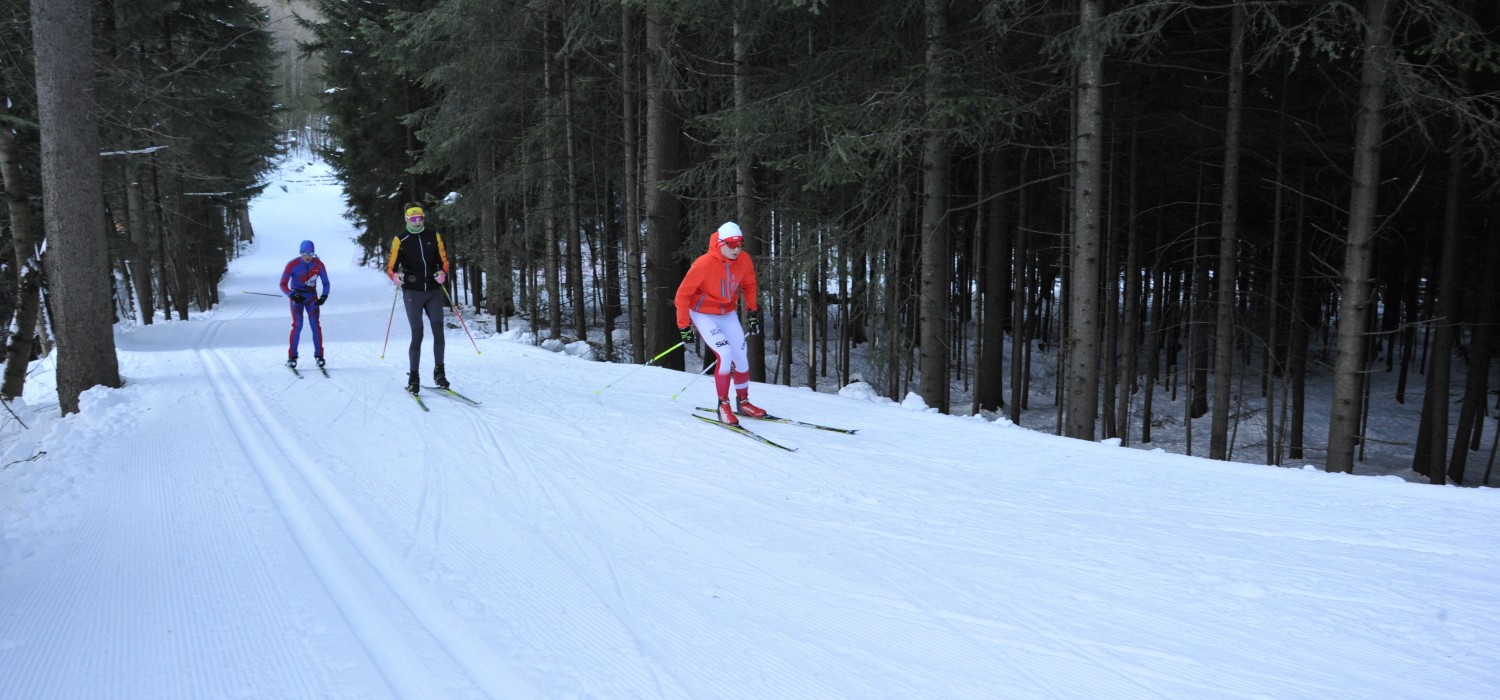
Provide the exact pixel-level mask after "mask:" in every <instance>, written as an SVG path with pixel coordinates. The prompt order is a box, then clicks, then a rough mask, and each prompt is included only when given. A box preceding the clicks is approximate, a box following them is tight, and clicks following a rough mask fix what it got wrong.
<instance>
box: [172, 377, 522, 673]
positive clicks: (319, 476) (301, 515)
mask: <svg viewBox="0 0 1500 700" xmlns="http://www.w3.org/2000/svg"><path fill="white" fill-rule="evenodd" d="M199 354H200V355H201V356H202V357H203V359H204V364H205V365H206V366H207V368H208V372H209V378H210V380H211V381H212V383H213V384H214V386H215V388H216V392H215V393H216V395H218V396H219V397H220V399H219V400H220V404H221V405H222V406H223V407H224V409H225V415H226V417H227V418H229V421H230V424H231V425H232V427H233V428H234V431H235V433H236V434H237V435H238V437H239V439H240V443H241V446H242V447H244V448H245V451H246V453H247V455H249V456H250V458H251V461H252V463H253V464H254V465H255V467H256V470H257V471H258V472H259V473H260V474H261V478H262V480H263V481H264V482H265V484H266V486H267V490H268V491H269V492H270V494H271V496H272V499H273V501H274V502H275V504H276V507H277V509H278V511H279V512H281V514H282V516H283V517H284V518H285V519H286V520H287V524H288V526H289V527H290V528H291V530H292V531H293V533H294V535H295V536H296V537H297V540H298V545H299V546H300V547H301V548H302V550H303V553H304V555H305V556H306V557H307V560H308V562H309V564H310V565H312V566H313V567H314V569H315V570H317V573H318V575H319V578H321V579H322V580H323V582H324V585H325V586H327V587H328V589H329V592H330V594H332V595H333V597H334V599H335V601H336V602H337V603H338V604H339V607H340V609H341V610H343V611H344V614H345V617H346V619H348V621H349V623H350V625H351V627H353V628H354V629H355V631H356V633H357V634H359V636H360V639H361V641H362V642H363V643H364V644H365V647H366V649H368V650H369V651H370V653H371V656H372V657H374V658H375V659H376V662H377V665H378V666H380V668H381V670H382V673H383V674H385V676H386V678H387V680H388V681H390V682H391V686H392V689H393V690H395V691H396V692H397V694H398V695H401V696H402V697H409V698H430V697H442V696H445V695H447V694H448V693H449V691H448V690H447V689H445V688H443V686H441V685H439V684H438V683H437V682H436V681H435V679H433V677H432V676H431V674H430V673H428V671H427V670H426V667H425V665H424V664H423V663H422V661H421V659H419V658H418V657H417V656H416V654H415V653H414V652H413V651H412V649H411V647H410V646H409V645H408V644H407V642H406V641H405V640H404V639H403V638H402V637H401V635H400V633H399V632H398V631H397V630H396V628H395V626H394V625H393V624H392V623H391V621H390V619H389V617H388V616H387V615H386V614H383V613H382V612H381V611H380V610H379V609H378V607H377V606H376V605H375V603H374V602H373V600H371V598H370V595H369V593H368V592H367V591H365V590H364V589H363V588H362V587H361V586H360V584H359V583H358V582H357V581H356V580H355V578H354V577H353V575H352V574H351V572H350V570H349V568H348V567H347V566H346V565H345V564H343V563H342V562H341V561H340V559H339V555H338V554H337V553H336V551H335V550H334V549H333V547H332V545H331V544H330V543H329V541H328V539H327V538H326V537H325V536H324V535H323V533H321V532H319V531H318V528H317V525H316V522H315V521H314V520H313V518H312V517H311V514H310V513H309V511H308V510H307V508H306V507H305V506H303V504H302V503H301V502H300V501H299V499H298V498H297V496H296V494H295V492H294V490H293V488H292V486H291V484H290V482H289V480H288V479H287V476H286V474H285V473H284V472H283V470H282V468H281V467H280V466H278V464H279V462H278V460H276V459H275V455H274V452H276V451H279V452H281V453H282V454H283V455H284V456H285V458H286V459H285V461H286V462H289V463H290V464H291V465H292V467H293V468H294V469H295V470H296V471H297V473H298V474H299V475H300V476H301V477H302V480H303V481H304V482H305V484H306V486H307V487H308V488H309V489H310V490H311V491H312V493H313V494H314V496H315V497H316V499H317V501H318V503H319V504H320V505H321V506H322V507H323V509H324V510H325V511H326V513H327V515H328V516H329V517H331V518H332V519H333V521H334V522H335V523H337V525H338V527H339V529H340V530H341V531H342V533H343V535H344V536H345V537H347V538H348V540H349V542H350V543H351V544H352V545H353V546H354V547H355V548H357V549H358V551H359V552H360V554H361V555H363V557H364V559H365V560H366V562H368V564H369V565H370V566H371V567H373V568H374V570H375V571H376V573H377V574H379V576H380V578H381V580H382V581H383V582H384V583H385V584H386V586H388V587H389V588H390V590H391V592H392V593H394V594H395V595H396V596H397V597H398V598H399V599H400V600H401V601H402V602H403V603H404V604H405V605H406V607H407V608H408V609H409V610H410V612H411V613H412V614H413V615H414V616H415V618H416V620H417V621H418V622H419V623H420V624H421V625H422V627H424V628H425V629H426V630H427V631H428V633H430V634H431V635H432V637H433V639H435V640H436V641H437V642H438V644H439V645H440V646H441V647H442V648H443V650H444V651H445V652H446V653H447V654H448V655H449V656H450V657H451V658H452V659H453V661H454V662H456V663H457V664H458V667H459V668H460V669H462V670H463V672H464V673H465V674H466V675H467V676H468V677H469V679H470V680H471V681H473V682H474V683H475V685H476V686H478V688H479V689H480V690H481V691H482V692H484V693H485V694H486V695H489V696H490V697H494V698H499V697H528V696H531V697H536V695H535V690H534V689H532V688H531V687H530V686H529V685H528V684H527V683H526V682H525V681H524V680H523V679H522V678H521V677H520V676H519V675H518V674H516V673H515V671H514V670H513V669H511V668H510V667H509V666H508V665H507V664H505V663H504V662H503V661H502V660H501V659H500V658H499V657H498V656H497V655H496V654H495V653H494V652H493V651H491V650H490V649H489V648H488V646H486V645H485V643H484V642H483V641H482V640H481V639H480V638H479V637H477V636H476V635H474V634H473V632H471V631H470V630H469V629H468V628H467V627H466V626H465V625H464V623H463V622H462V621H461V620H460V619H459V618H458V617H457V616H456V615H454V614H453V613H452V612H450V611H449V610H448V609H447V608H446V607H444V605H443V603H442V601H441V600H439V599H438V598H437V597H436V596H435V595H433V593H432V592H431V591H430V590H429V589H428V588H427V587H426V586H425V585H424V584H423V583H422V582H421V580H420V579H419V578H418V577H417V576H416V575H415V574H414V573H412V571H411V570H410V569H409V568H407V567H405V566H404V565H402V564H401V562H400V559H399V558H398V557H397V556H396V555H395V554H394V553H393V552H392V551H391V550H390V549H389V548H388V547H387V546H386V544H385V543H384V542H383V541H382V540H381V539H380V537H379V535H378V534H377V533H376V532H375V531H374V529H373V528H371V527H370V525H369V524H368V523H367V522H365V520H364V519H363V517H361V516H360V515H359V512H358V511H357V510H356V509H355V508H354V506H353V505H352V504H350V503H349V502H348V501H347V500H346V499H345V498H344V496H343V494H342V493H340V492H339V490H338V488H337V487H336V486H335V485H334V484H333V483H332V482H331V481H330V480H329V479H328V477H327V475H325V474H324V473H323V472H322V470H321V469H320V468H319V467H317V466H316V462H315V461H314V460H313V459H312V458H311V457H310V456H309V455H308V454H307V453H306V452H304V451H303V450H302V448H301V447H299V446H298V443H297V439H296V436H295V435H293V434H292V433H291V432H290V431H288V430H287V429H286V428H285V427H284V426H283V425H282V424H281V423H280V421H279V420H278V419H277V418H276V416H275V414H274V413H273V412H272V411H271V410H270V409H269V408H268V407H267V406H266V405H265V403H264V402H263V401H261V399H260V397H259V395H258V394H257V393H256V392H255V390H254V389H253V388H252V387H251V386H250V383H249V382H248V380H246V378H245V377H244V376H243V375H242V374H241V373H240V372H239V370H238V368H236V367H235V366H234V363H233V362H232V361H231V360H230V359H229V357H228V355H227V354H225V353H224V351H222V350H213V351H211V352H210V351H205V350H199ZM230 396H233V400H231V399H230V398H229V397H230ZM242 404H243V405H242ZM257 427H259V428H261V430H257ZM263 436H265V437H263ZM268 445H271V446H274V447H268Z"/></svg>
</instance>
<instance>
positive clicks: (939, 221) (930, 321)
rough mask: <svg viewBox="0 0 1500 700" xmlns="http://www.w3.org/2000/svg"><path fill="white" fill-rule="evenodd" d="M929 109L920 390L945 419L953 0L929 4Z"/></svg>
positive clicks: (924, 184) (924, 162)
mask: <svg viewBox="0 0 1500 700" xmlns="http://www.w3.org/2000/svg"><path fill="white" fill-rule="evenodd" d="M926 16H927V81H926V95H927V109H928V114H929V115H930V116H929V117H928V120H929V121H928V124H927V125H926V127H925V132H926V133H925V134H924V135H923V141H924V143H923V146H922V170H923V181H922V189H923V194H924V195H925V196H926V199H925V200H924V202H923V205H922V292H921V294H922V301H921V305H922V313H921V319H922V320H921V340H920V341H919V342H920V343H921V363H922V365H921V372H922V378H921V384H920V385H919V386H918V389H917V393H918V394H920V395H921V396H922V400H923V401H926V402H927V405H928V406H931V407H933V408H936V409H938V411H940V412H942V413H947V412H948V411H949V405H948V347H949V338H948V314H949V306H950V304H949V296H948V290H949V284H950V282H951V279H952V273H951V268H952V266H953V255H952V253H951V252H950V251H949V245H950V244H949V241H948V229H949V226H948V178H949V172H948V170H949V160H950V155H949V150H948V144H947V142H946V140H945V139H946V138H947V129H946V120H945V119H944V118H943V111H942V110H941V109H940V105H939V102H940V101H941V99H942V94H941V92H940V91H941V89H942V83H943V81H944V79H945V78H944V73H945V69H944V65H943V63H944V61H945V58H944V56H943V52H944V50H945V48H944V45H945V42H946V40H947V35H948V0H926Z"/></svg>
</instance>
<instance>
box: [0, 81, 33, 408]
mask: <svg viewBox="0 0 1500 700" xmlns="http://www.w3.org/2000/svg"><path fill="white" fill-rule="evenodd" d="M9 105H10V99H9V97H8V93H7V90H6V84H5V72H4V71H0V117H6V116H9V114H10V108H9ZM0 183H3V184H4V185H5V203H6V206H7V208H8V209H9V210H10V234H11V245H12V246H13V248H14V250H15V253H16V318H15V323H14V324H12V326H13V327H14V328H15V332H13V333H11V334H10V344H9V345H8V346H7V347H6V349H5V382H4V385H3V386H0V397H3V398H5V399H6V400H10V399H14V398H16V397H17V396H20V395H22V394H23V393H25V391H26V370H27V368H29V367H30V365H31V350H32V339H33V338H35V337H36V334H35V332H34V331H33V329H34V328H35V327H36V325H37V316H38V314H39V312H40V304H41V300H40V294H41V292H40V289H41V275H42V270H41V261H40V260H39V259H38V258H37V253H36V251H37V245H36V244H37V241H36V229H35V227H34V224H33V222H32V218H31V194H30V193H29V192H27V191H26V183H25V182H23V181H22V180H21V167H20V151H19V148H18V146H17V144H16V135H15V132H14V131H13V130H12V129H11V128H10V127H9V126H7V125H5V123H4V122H3V121H0Z"/></svg>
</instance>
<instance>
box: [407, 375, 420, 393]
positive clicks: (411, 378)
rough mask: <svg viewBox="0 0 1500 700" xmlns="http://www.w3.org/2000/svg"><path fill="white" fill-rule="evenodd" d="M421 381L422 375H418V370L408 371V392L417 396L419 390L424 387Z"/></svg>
mask: <svg viewBox="0 0 1500 700" xmlns="http://www.w3.org/2000/svg"><path fill="white" fill-rule="evenodd" d="M421 381H422V380H421V377H419V376H417V373H416V372H407V373H406V392H407V393H409V394H411V395H412V396H416V395H417V392H418V391H420V390H421V389H422V384H421Z"/></svg>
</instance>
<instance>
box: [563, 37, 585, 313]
mask: <svg viewBox="0 0 1500 700" xmlns="http://www.w3.org/2000/svg"><path fill="white" fill-rule="evenodd" d="M562 69H563V86H562V88H563V94H562V99H563V131H564V141H565V143H566V147H567V154H568V167H567V177H568V180H567V193H566V194H567V197H568V238H567V240H568V296H569V298H570V299H571V303H572V305H573V335H574V336H576V337H577V340H588V339H589V325H588V323H589V315H588V303H587V302H586V301H585V299H584V290H583V287H584V279H583V240H582V239H583V231H582V228H583V222H582V221H581V218H580V217H579V213H578V206H579V205H578V146H577V144H575V143H574V140H575V138H574V134H573V65H572V62H571V61H569V60H568V59H566V58H564V59H563V64H562Z"/></svg>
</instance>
